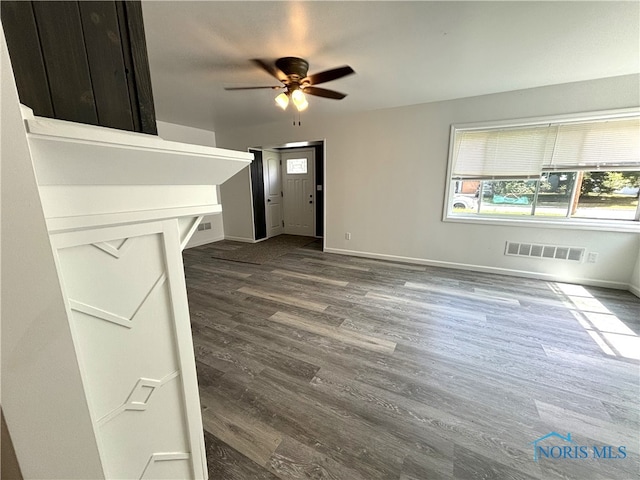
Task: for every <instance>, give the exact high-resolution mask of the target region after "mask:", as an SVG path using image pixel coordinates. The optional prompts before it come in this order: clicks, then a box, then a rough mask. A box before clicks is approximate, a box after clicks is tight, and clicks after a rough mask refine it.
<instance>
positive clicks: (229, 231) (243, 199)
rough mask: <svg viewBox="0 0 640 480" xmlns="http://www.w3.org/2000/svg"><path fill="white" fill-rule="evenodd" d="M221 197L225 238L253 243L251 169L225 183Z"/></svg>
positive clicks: (246, 169)
mask: <svg viewBox="0 0 640 480" xmlns="http://www.w3.org/2000/svg"><path fill="white" fill-rule="evenodd" d="M245 150H246V148H245ZM220 195H221V201H222V209H223V211H224V212H225V215H224V217H223V220H224V235H225V238H226V239H228V240H238V241H240V242H253V241H254V240H255V234H254V231H253V204H252V196H251V177H250V173H249V167H247V168H244V169H243V170H241V171H240V172H238V173H236V174H235V175H234V176H233V177H231V178H230V179H229V180H227V181H226V182H224V183H223V184H222V185H221V186H220Z"/></svg>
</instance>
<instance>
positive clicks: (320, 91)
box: [302, 87, 347, 100]
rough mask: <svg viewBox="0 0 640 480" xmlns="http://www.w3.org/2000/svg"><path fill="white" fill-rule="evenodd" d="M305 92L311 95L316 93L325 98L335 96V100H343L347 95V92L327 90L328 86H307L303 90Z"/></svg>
mask: <svg viewBox="0 0 640 480" xmlns="http://www.w3.org/2000/svg"><path fill="white" fill-rule="evenodd" d="M302 91H303V92H304V93H308V94H309V95H315V96H317V97H324V98H333V99H334V100H342V99H343V98H344V97H346V96H347V94H346V93H340V92H336V91H334V90H327V89H326V88H318V87H305V88H304V89H303V90H302Z"/></svg>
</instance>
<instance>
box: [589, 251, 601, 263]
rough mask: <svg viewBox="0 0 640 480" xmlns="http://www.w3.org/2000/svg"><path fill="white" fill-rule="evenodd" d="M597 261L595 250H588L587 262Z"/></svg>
mask: <svg viewBox="0 0 640 480" xmlns="http://www.w3.org/2000/svg"><path fill="white" fill-rule="evenodd" d="M597 261H598V253H597V252H589V254H588V255H587V262H589V263H596V262H597Z"/></svg>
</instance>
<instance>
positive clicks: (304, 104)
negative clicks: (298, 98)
mask: <svg viewBox="0 0 640 480" xmlns="http://www.w3.org/2000/svg"><path fill="white" fill-rule="evenodd" d="M308 106H309V102H307V99H306V98H305V99H304V101H303V102H301V103H299V104H296V108H297V109H298V111H299V112H301V111H303V110H306V109H307V107H308Z"/></svg>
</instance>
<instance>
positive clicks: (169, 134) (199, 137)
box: [156, 120, 224, 248]
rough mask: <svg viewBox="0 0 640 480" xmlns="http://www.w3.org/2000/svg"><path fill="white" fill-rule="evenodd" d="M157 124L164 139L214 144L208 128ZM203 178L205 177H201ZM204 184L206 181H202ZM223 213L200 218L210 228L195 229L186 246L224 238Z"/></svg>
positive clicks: (214, 139)
mask: <svg viewBox="0 0 640 480" xmlns="http://www.w3.org/2000/svg"><path fill="white" fill-rule="evenodd" d="M156 125H157V126H158V136H159V137H160V138H163V139H164V140H172V141H174V142H183V143H192V144H195V145H206V146H208V147H215V146H216V134H215V132H212V131H210V130H202V129H200V128H194V127H187V126H185V125H178V124H176V123H169V122H162V121H160V120H158V121H157V122H156ZM203 180H205V179H203ZM202 183H203V184H206V183H207V182H206V181H203V182H202ZM216 195H217V196H216V198H218V199H220V192H219V191H216ZM223 215H224V213H223V214H217V215H207V216H206V217H204V218H203V219H202V223H211V229H210V230H201V231H196V232H195V233H194V234H193V236H192V237H191V240H189V243H188V244H187V247H186V248H190V247H195V246H197V245H205V244H207V243H211V242H217V241H219V240H223V239H224V224H223V219H222V216H223Z"/></svg>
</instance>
